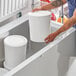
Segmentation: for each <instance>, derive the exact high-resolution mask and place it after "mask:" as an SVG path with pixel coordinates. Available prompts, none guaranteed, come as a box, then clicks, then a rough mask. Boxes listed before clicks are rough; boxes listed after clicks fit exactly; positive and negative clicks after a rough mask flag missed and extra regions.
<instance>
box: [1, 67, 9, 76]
mask: <svg viewBox="0 0 76 76" xmlns="http://www.w3.org/2000/svg"><path fill="white" fill-rule="evenodd" d="M7 72H8V70H6V69H5V68H0V76H4V75H5V74H6V73H7Z"/></svg>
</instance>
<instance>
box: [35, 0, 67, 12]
mask: <svg viewBox="0 0 76 76" xmlns="http://www.w3.org/2000/svg"><path fill="white" fill-rule="evenodd" d="M64 3H66V0H55V1H53V2H52V3H49V4H47V5H45V6H42V7H40V8H35V9H33V12H34V11H39V10H50V9H54V8H57V7H59V6H61V5H62V4H64Z"/></svg>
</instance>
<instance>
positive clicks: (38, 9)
mask: <svg viewBox="0 0 76 76" xmlns="http://www.w3.org/2000/svg"><path fill="white" fill-rule="evenodd" d="M40 10H41V8H35V9H33V10H32V12H36V11H40Z"/></svg>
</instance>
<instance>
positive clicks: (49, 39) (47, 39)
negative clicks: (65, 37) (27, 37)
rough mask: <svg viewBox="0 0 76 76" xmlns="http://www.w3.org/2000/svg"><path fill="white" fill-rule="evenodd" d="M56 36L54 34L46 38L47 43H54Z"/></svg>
mask: <svg viewBox="0 0 76 76" xmlns="http://www.w3.org/2000/svg"><path fill="white" fill-rule="evenodd" d="M55 37H56V35H55V34H54V33H52V34H50V35H49V36H48V37H46V38H45V39H44V40H45V42H46V43H49V42H52V41H53V40H54V39H55Z"/></svg>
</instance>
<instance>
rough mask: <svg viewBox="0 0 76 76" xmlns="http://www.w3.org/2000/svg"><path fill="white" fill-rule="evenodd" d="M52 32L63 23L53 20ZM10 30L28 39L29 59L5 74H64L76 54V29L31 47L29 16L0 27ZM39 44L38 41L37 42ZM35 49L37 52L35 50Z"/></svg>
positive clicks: (2, 30) (8, 75)
mask: <svg viewBox="0 0 76 76" xmlns="http://www.w3.org/2000/svg"><path fill="white" fill-rule="evenodd" d="M51 25H52V32H54V31H56V30H57V29H58V28H60V27H61V25H62V24H59V23H55V22H51ZM7 31H9V32H10V35H15V34H17V35H23V36H25V37H26V38H27V39H28V41H29V42H28V47H27V50H28V51H27V54H26V56H27V59H26V60H25V61H23V62H22V63H21V64H20V65H18V66H17V67H15V68H14V69H12V70H11V71H9V72H8V73H7V74H6V75H5V76H64V75H65V74H66V72H67V71H68V68H69V61H70V58H71V57H72V56H75V54H76V53H75V50H76V47H75V45H76V44H75V41H76V40H75V39H76V38H75V36H76V35H75V29H74V28H71V29H69V30H68V31H66V32H64V33H62V34H60V35H59V36H58V37H57V38H56V39H55V40H54V41H53V42H51V43H49V44H45V43H38V45H39V44H45V45H42V46H38V47H35V49H36V48H37V49H36V50H35V49H34V47H33V48H32V49H31V48H30V44H31V41H30V34H29V24H28V16H27V15H24V16H22V17H21V18H19V19H16V20H14V21H12V22H11V23H9V24H6V25H5V26H3V27H1V28H0V33H3V32H7ZM35 44H37V43H35ZM69 48H70V49H69ZM34 50H35V52H34Z"/></svg>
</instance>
